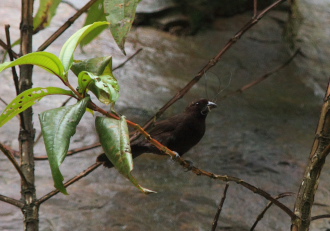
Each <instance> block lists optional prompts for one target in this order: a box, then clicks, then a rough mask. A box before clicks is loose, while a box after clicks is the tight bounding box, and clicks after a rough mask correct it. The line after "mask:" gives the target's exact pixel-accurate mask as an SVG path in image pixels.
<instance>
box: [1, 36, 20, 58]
mask: <svg viewBox="0 0 330 231" xmlns="http://www.w3.org/2000/svg"><path fill="white" fill-rule="evenodd" d="M0 46H2V48H3V49H5V50H6V51H7V52H8V51H9V49H10V48H9V46H8V45H7V44H6V43H5V42H4V41H2V39H0ZM11 52H12V54H13V56H14V57H15V59H18V58H19V55H18V54H17V53H16V52H15V51H13V50H11Z"/></svg>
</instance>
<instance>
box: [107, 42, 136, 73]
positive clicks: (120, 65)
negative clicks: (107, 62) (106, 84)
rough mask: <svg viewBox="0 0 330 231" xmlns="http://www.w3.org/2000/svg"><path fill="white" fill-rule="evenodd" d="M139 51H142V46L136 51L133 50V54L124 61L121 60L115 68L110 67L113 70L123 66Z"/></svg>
mask: <svg viewBox="0 0 330 231" xmlns="http://www.w3.org/2000/svg"><path fill="white" fill-rule="evenodd" d="M140 51H142V48H139V49H138V50H137V51H135V52H134V54H132V55H131V56H130V57H128V58H127V59H126V60H125V61H124V62H122V63H121V64H119V65H118V66H116V67H115V68H113V69H112V71H115V70H117V69H120V68H122V67H123V66H125V64H126V63H127V62H129V61H130V60H131V59H132V58H134V57H135V56H136V55H137V54H138V53H140Z"/></svg>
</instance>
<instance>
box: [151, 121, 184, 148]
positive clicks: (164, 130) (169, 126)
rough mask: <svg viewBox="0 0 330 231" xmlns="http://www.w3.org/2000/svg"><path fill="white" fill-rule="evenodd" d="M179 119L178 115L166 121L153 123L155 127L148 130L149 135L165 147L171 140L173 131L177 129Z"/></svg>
mask: <svg viewBox="0 0 330 231" xmlns="http://www.w3.org/2000/svg"><path fill="white" fill-rule="evenodd" d="M176 117H178V118H181V116H180V115H176V116H173V117H170V118H168V119H166V120H162V121H159V122H156V123H155V126H154V127H153V128H152V129H151V130H150V132H149V134H150V135H151V137H152V138H155V139H156V140H158V141H159V142H160V143H162V144H164V145H167V144H168V142H169V141H170V140H171V139H173V138H174V137H173V134H174V133H175V132H174V131H175V129H177V127H178V122H179V121H178V119H176Z"/></svg>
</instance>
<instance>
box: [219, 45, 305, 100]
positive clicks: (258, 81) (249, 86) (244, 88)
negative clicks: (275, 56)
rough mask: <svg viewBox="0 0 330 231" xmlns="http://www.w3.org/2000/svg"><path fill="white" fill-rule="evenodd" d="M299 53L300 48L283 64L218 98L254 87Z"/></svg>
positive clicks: (224, 97) (222, 98)
mask: <svg viewBox="0 0 330 231" xmlns="http://www.w3.org/2000/svg"><path fill="white" fill-rule="evenodd" d="M299 53H300V49H298V50H296V51H295V52H294V53H293V55H292V56H291V57H290V58H289V59H288V60H286V61H285V62H284V63H283V64H281V65H280V66H278V67H276V68H275V69H273V70H271V71H269V72H267V73H266V74H264V75H263V76H261V77H260V78H259V79H257V80H254V81H252V82H251V83H249V84H246V85H245V86H243V87H241V88H239V89H237V90H236V91H232V92H230V93H228V94H227V95H224V96H222V97H221V98H219V100H224V99H226V98H227V97H228V96H233V95H237V94H241V93H243V92H244V91H246V90H248V89H250V88H251V87H254V86H255V85H257V84H259V83H261V82H262V81H264V80H266V79H267V78H268V77H269V76H271V75H273V74H275V73H277V72H278V71H280V70H281V69H283V68H284V67H286V66H287V65H289V64H290V63H291V62H292V60H293V59H294V58H295V57H296V56H297V55H298V54H299Z"/></svg>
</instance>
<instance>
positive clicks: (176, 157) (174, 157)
mask: <svg viewBox="0 0 330 231" xmlns="http://www.w3.org/2000/svg"><path fill="white" fill-rule="evenodd" d="M173 152H174V151H173ZM174 153H175V156H172V157H171V158H172V160H176V159H178V158H179V157H180V155H179V153H177V152H174Z"/></svg>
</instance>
